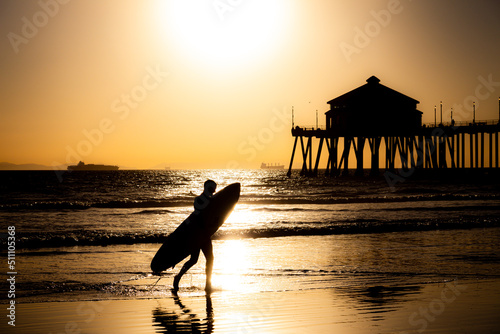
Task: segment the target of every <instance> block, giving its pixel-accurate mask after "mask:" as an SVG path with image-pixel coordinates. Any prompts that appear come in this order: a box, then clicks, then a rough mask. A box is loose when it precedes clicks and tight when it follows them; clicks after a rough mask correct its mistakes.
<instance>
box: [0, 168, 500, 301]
mask: <svg viewBox="0 0 500 334" xmlns="http://www.w3.org/2000/svg"><path fill="white" fill-rule="evenodd" d="M207 179H212V180H214V181H216V182H217V184H218V190H220V189H222V188H223V187H224V186H226V185H228V184H231V183H233V182H240V183H241V184H242V190H241V197H240V200H239V202H238V204H237V206H236V207H235V209H234V212H233V213H232V214H231V215H230V216H229V218H228V219H227V221H226V222H225V223H224V225H223V226H222V227H221V229H220V230H219V232H217V234H216V235H215V236H214V240H215V241H214V249H215V252H216V265H215V269H214V274H215V275H216V276H217V273H218V277H219V285H220V287H221V289H231V288H230V286H232V285H231V284H232V283H231V284H230V283H228V282H229V281H225V283H224V280H223V279H222V278H224V277H226V278H227V277H233V278H234V275H235V274H234V273H233V274H231V270H234V268H240V271H238V277H240V278H241V277H243V278H242V279H243V281H244V282H246V283H247V284H243V283H241V282H240V283H241V284H240V285H239V286H238V287H235V288H234V289H236V290H238V289H242V286H246V287H253V288H255V289H256V290H258V291H260V290H259V289H261V290H262V289H263V290H266V291H268V290H271V291H275V290H281V289H291V290H294V289H303V288H304V286H306V287H315V286H325V284H326V285H328V286H331V285H335V284H340V285H339V286H342V287H345V286H348V285H349V284H350V283H349V282H355V281H356V284H359V280H361V281H363V282H364V284H368V283H367V282H376V281H377V280H379V279H381V277H383V280H384V281H385V282H387V280H389V281H390V280H391V279H394V278H395V277H397V281H399V282H400V279H401V275H403V276H404V277H408V280H409V281H408V282H409V283H411V282H413V280H417V281H418V282H420V283H422V282H427V281H429V282H430V281H432V282H434V281H438V282H439V281H446V280H451V279H455V278H457V277H459V276H460V277H462V276H463V277H470V276H474V277H490V276H491V275H493V276H495V275H500V272H499V268H498V266H499V265H500V264H499V263H500V252H499V246H498V242H497V241H498V240H499V236H500V234H499V227H498V226H500V181H499V180H497V179H495V178H493V179H492V178H488V177H486V176H483V177H480V178H476V179H474V180H468V179H463V178H460V177H447V178H446V179H439V178H429V179H425V178H422V177H420V178H408V179H403V180H400V182H398V183H397V184H395V185H393V186H392V187H391V186H390V185H389V184H388V182H387V181H386V179H385V178H384V177H383V176H380V177H376V178H375V177H364V178H356V177H339V178H330V177H325V176H318V177H316V178H306V177H300V176H299V175H298V174H295V175H293V176H292V177H291V178H288V177H287V176H286V171H283V170H278V171H265V170H161V171H156V170H155V171H134V170H120V171H102V172H90V171H89V172H62V173H58V174H56V172H53V171H4V172H0V222H1V229H2V230H1V235H2V238H1V244H2V246H1V247H2V253H6V250H7V244H6V243H7V228H8V226H15V231H16V263H17V264H18V267H17V268H16V269H18V270H19V274H18V275H19V283H18V289H19V293H20V296H23V297H25V298H28V299H27V300H44V298H46V299H51V298H54V296H56V295H57V296H58V298H60V296H61V293H65V294H72V297H71V298H82V297H81V296H82V294H83V295H86V294H88V293H101V292H103V291H105V292H112V293H113V294H118V295H124V296H126V295H137V294H141V293H145V291H147V288H146V287H147V286H148V285H151V284H152V283H153V282H154V280H152V278H151V277H149V276H148V274H149V272H150V270H149V262H150V261H151V258H152V257H153V255H154V253H155V252H156V250H157V249H158V247H159V244H160V243H162V242H163V241H164V238H165V236H166V235H168V233H170V232H172V231H173V230H174V229H175V228H176V227H177V226H178V225H179V224H180V223H181V222H182V221H183V220H184V219H185V218H186V217H187V216H188V215H189V214H190V213H191V212H192V211H193V200H194V197H195V196H197V195H199V194H200V193H201V192H202V190H203V182H204V181H205V180H207ZM317 247H319V248H317ZM464 247H465V248H464ZM238 252H239V253H238ZM224 254H226V255H224ZM227 254H240V257H239V258H238V259H231V258H228V256H227ZM270 254H273V255H272V256H270ZM370 254H371V255H370ZM373 254H376V256H375V255H373ZM265 255H267V256H265ZM243 258H245V259H247V260H248V261H247V263H246V265H244V266H242V263H245V262H243V260H241V259H243ZM218 259H219V262H217V261H218ZM224 259H225V260H224ZM332 259H333V260H332ZM381 259H385V260H387V262H386V263H385V264H383V265H382V266H381V264H380V261H381ZM224 261H226V262H224ZM228 261H229V262H228ZM231 261H233V263H231ZM217 263H219V267H218V264H217ZM224 263H226V266H224V265H223V264H224ZM227 263H229V264H227ZM443 263H445V264H446V265H443ZM403 264H404V266H403V267H402V265H403ZM200 266H201V265H200ZM228 268H232V269H228ZM177 270H178V268H177ZM190 272H192V273H193V274H192V277H191V282H190V283H191V285H190V286H193V285H194V286H201V287H203V274H204V270H203V268H202V267H198V266H197V267H195V268H194V269H192V270H191V271H190ZM171 273H172V272H171V271H170V273H169V274H168V275H171ZM242 273H243V274H242ZM231 275H233V276H231ZM276 277H279V278H280V280H279V282H280V284H279V286H277V285H276V284H277V283H276V282H277V281H276ZM136 281H137V282H139V283H137V284H139V286H140V285H141V284H142V287H138V286H137V285H136V284H135V283H134V284H133V283H127V282H136ZM166 282H167V280H165V283H166ZM193 282H194V283H193ZM197 282H198V283H199V284H198V283H197ZM214 282H215V284H216V285H217V280H216V279H215V280H214ZM257 282H258V283H257ZM233 283H234V281H233ZM285 283H286V284H285ZM284 284H285V286H284ZM346 284H347V285H346ZM47 296H52V297H50V298H49V297H47ZM75 296H78V297H75ZM4 298H5V296H4V297H2V298H1V299H4ZM30 298H31V299H30ZM65 298H66V297H65ZM68 298H69V297H68ZM68 298H66V299H68ZM98 298H102V297H98ZM56 299H57V298H56ZM63 299H64V298H63Z"/></svg>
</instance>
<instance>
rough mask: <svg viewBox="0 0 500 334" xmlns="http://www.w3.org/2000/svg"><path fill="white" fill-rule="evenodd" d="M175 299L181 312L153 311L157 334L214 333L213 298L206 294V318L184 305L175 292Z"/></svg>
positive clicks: (162, 309) (158, 308)
mask: <svg viewBox="0 0 500 334" xmlns="http://www.w3.org/2000/svg"><path fill="white" fill-rule="evenodd" d="M173 299H174V302H175V304H176V305H177V306H179V309H180V310H179V311H175V310H167V309H166V308H163V307H160V306H159V307H157V308H156V309H154V310H153V326H155V327H156V332H157V333H204V334H206V333H212V332H213V328H214V314H213V308H212V298H211V297H210V294H206V316H205V318H200V317H199V316H198V315H196V314H195V313H194V312H193V311H192V310H191V309H189V308H188V307H187V306H186V305H184V304H183V303H182V301H181V299H180V298H179V296H178V295H177V294H176V293H175V292H173Z"/></svg>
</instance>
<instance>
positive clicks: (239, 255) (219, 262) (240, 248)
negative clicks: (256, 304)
mask: <svg viewBox="0 0 500 334" xmlns="http://www.w3.org/2000/svg"><path fill="white" fill-rule="evenodd" d="M215 252H216V254H215V263H214V274H213V276H212V284H213V286H214V287H215V288H217V289H219V288H220V289H222V290H231V291H246V290H248V289H249V287H248V283H249V282H248V272H249V268H251V257H250V250H249V249H248V243H245V242H244V241H243V240H225V241H223V242H221V243H220V244H218V245H217V247H216V248H215Z"/></svg>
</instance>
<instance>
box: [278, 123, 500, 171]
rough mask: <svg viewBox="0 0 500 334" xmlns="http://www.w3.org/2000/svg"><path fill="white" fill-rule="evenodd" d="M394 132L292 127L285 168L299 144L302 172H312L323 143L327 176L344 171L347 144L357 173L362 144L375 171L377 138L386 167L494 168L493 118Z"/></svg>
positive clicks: (498, 129) (499, 126)
mask: <svg viewBox="0 0 500 334" xmlns="http://www.w3.org/2000/svg"><path fill="white" fill-rule="evenodd" d="M394 133H396V134H394ZM394 133H393V134H390V133H387V134H377V133H372V134H359V133H355V132H353V133H352V134H350V133H349V132H347V133H346V132H345V131H342V132H339V130H337V129H331V130H327V129H326V128H325V127H316V126H294V127H293V128H292V136H293V137H295V143H294V146H293V151H292V157H291V159H290V166H289V170H288V173H289V174H290V173H291V169H292V164H293V159H294V155H295V150H296V148H297V146H298V144H299V143H300V146H301V150H300V151H299V152H301V153H302V154H301V155H302V170H301V174H303V175H316V174H317V171H318V168H319V163H320V157H321V151H322V147H323V144H325V146H326V150H327V164H326V173H328V174H330V175H338V173H339V172H341V170H342V169H343V170H344V172H347V171H348V169H349V151H350V150H351V147H352V148H353V149H354V155H355V158H356V169H357V171H358V172H360V173H361V172H362V170H363V168H364V165H363V156H364V154H363V151H364V149H365V147H366V146H368V147H369V150H370V153H371V172H372V173H374V174H376V173H378V171H379V159H380V152H379V151H380V149H381V144H382V143H384V146H385V168H386V170H394V169H395V168H396V160H398V161H399V164H400V165H401V168H403V169H413V168H425V169H441V168H497V169H498V168H500V165H499V160H500V159H499V157H500V153H499V152H500V149H499V147H500V143H499V141H498V137H499V133H500V122H499V120H494V119H490V120H476V121H471V122H467V121H460V122H447V123H443V124H435V123H425V124H423V125H422V127H420V128H416V129H414V130H411V133H403V134H401V133H398V132H394ZM314 138H317V139H319V143H318V145H317V152H316V157H313V140H314ZM340 138H343V144H342V146H343V147H340V143H339V139H340ZM341 143H342V142H341ZM397 157H399V159H397ZM339 158H340V160H339Z"/></svg>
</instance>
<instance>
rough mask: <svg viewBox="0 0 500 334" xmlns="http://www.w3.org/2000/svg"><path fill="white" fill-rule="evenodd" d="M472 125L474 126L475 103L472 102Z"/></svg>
mask: <svg viewBox="0 0 500 334" xmlns="http://www.w3.org/2000/svg"><path fill="white" fill-rule="evenodd" d="M472 124H476V102H475V101H474V102H472Z"/></svg>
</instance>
